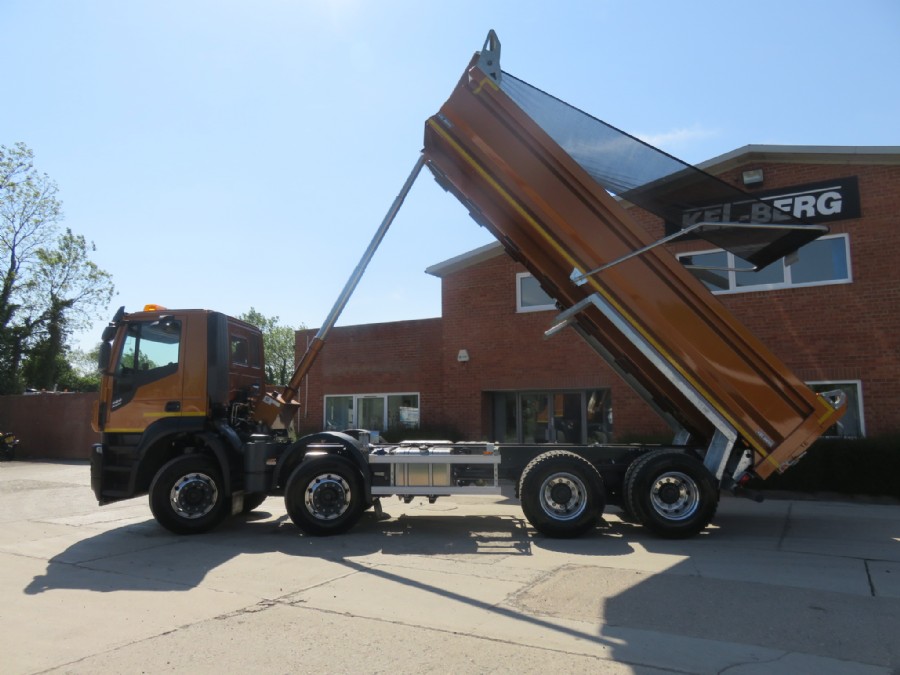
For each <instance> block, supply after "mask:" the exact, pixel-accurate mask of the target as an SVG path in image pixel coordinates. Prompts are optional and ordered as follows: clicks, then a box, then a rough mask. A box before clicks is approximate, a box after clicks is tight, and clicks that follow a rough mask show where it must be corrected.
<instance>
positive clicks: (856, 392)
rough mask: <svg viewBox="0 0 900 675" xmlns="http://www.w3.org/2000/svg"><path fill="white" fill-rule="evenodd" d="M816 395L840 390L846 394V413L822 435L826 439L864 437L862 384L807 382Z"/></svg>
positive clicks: (852, 382) (843, 381) (858, 382)
mask: <svg viewBox="0 0 900 675" xmlns="http://www.w3.org/2000/svg"><path fill="white" fill-rule="evenodd" d="M806 384H807V385H808V386H809V388H810V389H812V390H813V391H814V392H816V393H821V392H825V391H834V390H835V389H841V390H843V391H844V393H845V394H847V412H846V413H844V416H843V417H842V418H841V419H840V420H838V422H837V423H835V424H833V425H832V426H830V427H829V428H828V430H827V431H826V432H825V433H824V434H823V436H825V437H826V438H862V437H863V436H865V435H866V427H865V423H864V421H863V399H862V382H860V381H859V380H840V381H833V382H807V383H806Z"/></svg>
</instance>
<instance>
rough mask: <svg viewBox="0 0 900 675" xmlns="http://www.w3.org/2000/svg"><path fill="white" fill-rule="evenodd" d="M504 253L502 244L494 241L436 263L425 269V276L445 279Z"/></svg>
mask: <svg viewBox="0 0 900 675" xmlns="http://www.w3.org/2000/svg"><path fill="white" fill-rule="evenodd" d="M503 252H504V249H503V246H502V244H500V242H499V241H492V242H491V243H489V244H485V245H484V246H479V247H478V248H476V249H472V250H471V251H467V252H466V253H462V254H460V255H458V256H455V257H453V258H450V259H449V260H444V261H443V262H439V263H435V264H434V265H432V266H431V267H426V268H425V274H430V275H432V276H434V277H437V278H438V279H443V278H444V277H445V276H447V275H448V274H453V273H454V272H459V271H460V270H464V269H466V268H467V267H469V266H471V265H475V264H477V263H480V262H484V261H485V260H490V259H491V258H496V257H497V256H498V255H501V254H502V253H503Z"/></svg>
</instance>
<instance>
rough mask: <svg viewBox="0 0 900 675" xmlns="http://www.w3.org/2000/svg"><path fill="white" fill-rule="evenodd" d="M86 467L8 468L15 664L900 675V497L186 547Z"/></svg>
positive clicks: (9, 613) (65, 668) (249, 523)
mask: <svg viewBox="0 0 900 675" xmlns="http://www.w3.org/2000/svg"><path fill="white" fill-rule="evenodd" d="M88 474H89V470H88V467H87V465H86V464H84V463H21V462H11V463H2V464H0V522H2V528H0V564H2V569H3V574H2V576H0V598H2V601H3V612H2V614H0V616H2V617H3V619H2V621H3V626H2V629H0V648H2V654H3V664H4V665H3V672H4V673H37V672H66V673H113V672H116V673H138V672H148V673H157V672H176V671H184V670H193V671H199V672H213V671H215V672H217V673H221V672H238V671H246V670H249V669H253V670H255V671H260V672H311V671H323V670H328V671H332V672H340V673H438V672H439V673H456V672H460V673H461V672H473V673H495V672H496V673H505V672H517V673H531V672H546V671H548V670H550V671H554V672H575V673H578V672H601V673H606V672H609V673H721V672H726V671H727V672H728V673H737V674H740V675H744V674H757V673H766V674H769V673H807V672H810V673H812V672H815V673H900V640H898V637H900V508H898V506H897V505H878V504H860V503H840V502H821V501H793V500H770V501H767V502H765V503H763V504H755V503H752V502H749V501H743V500H738V499H734V498H729V497H726V498H723V501H722V503H721V506H720V509H719V515H718V516H717V518H716V520H715V523H714V527H711V528H710V529H708V530H707V531H706V532H705V533H704V534H702V535H700V536H698V537H696V538H693V539H690V540H686V541H676V542H669V541H663V540H660V539H656V538H654V537H652V536H650V535H648V534H647V533H645V532H644V531H642V530H641V529H640V528H639V527H636V526H631V525H628V524H626V523H623V522H622V521H620V520H619V519H618V518H617V517H616V515H615V513H611V514H609V515H607V517H606V519H605V522H604V523H603V524H601V526H599V527H598V528H597V529H596V530H595V531H593V532H592V533H590V534H589V535H587V536H585V537H583V538H581V539H577V540H570V541H556V540H550V539H546V538H544V537H542V536H540V535H537V534H536V533H535V532H534V531H533V530H532V529H531V528H530V527H528V525H527V523H526V522H525V521H524V519H523V517H522V513H521V510H520V509H519V507H518V504H517V503H516V502H514V501H510V500H503V499H491V498H482V497H467V498H463V497H454V498H444V499H441V500H438V501H437V502H436V503H435V504H433V505H429V504H428V503H427V502H425V501H422V500H416V501H414V502H413V503H412V504H409V505H404V504H402V503H400V502H399V501H396V500H385V511H386V513H387V514H388V516H389V517H388V518H385V519H383V520H378V519H377V518H376V517H375V515H374V514H372V513H366V514H365V515H364V517H363V520H362V521H361V522H360V523H359V525H358V526H357V527H356V528H355V529H354V530H352V531H351V532H350V533H349V534H346V535H342V536H339V537H331V538H324V539H316V538H309V537H305V536H303V535H302V534H301V533H300V532H299V531H298V530H297V529H296V528H295V527H294V526H293V525H292V524H291V523H290V521H289V520H288V519H287V517H286V515H285V511H284V506H283V503H282V502H281V500H280V499H277V498H270V499H269V500H268V501H267V502H266V503H265V504H263V506H262V507H261V508H260V511H259V512H257V513H254V514H251V515H250V516H249V517H241V518H235V519H232V520H230V521H228V522H226V523H225V524H224V525H223V526H222V527H220V528H219V529H217V530H216V531H214V532H212V533H210V534H208V535H203V536H197V537H176V536H174V535H171V534H169V533H168V532H166V531H165V530H163V529H161V528H160V527H158V526H157V525H156V523H155V522H154V521H153V520H152V518H151V516H150V512H149V509H148V507H147V503H146V499H137V500H132V501H129V502H124V503H121V504H114V505H110V506H106V507H102V508H101V507H98V506H97V505H96V502H95V501H94V499H93V495H92V494H91V491H90V488H89V475H88Z"/></svg>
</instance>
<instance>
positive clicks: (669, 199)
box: [499, 72, 828, 269]
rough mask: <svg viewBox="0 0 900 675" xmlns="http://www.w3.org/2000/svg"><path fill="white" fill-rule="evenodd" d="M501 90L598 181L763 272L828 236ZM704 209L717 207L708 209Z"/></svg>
mask: <svg viewBox="0 0 900 675" xmlns="http://www.w3.org/2000/svg"><path fill="white" fill-rule="evenodd" d="M499 84H500V88H501V89H502V91H503V92H504V93H506V94H507V95H508V96H509V97H510V98H511V99H512V100H513V101H514V102H515V103H516V104H517V105H518V106H519V107H520V108H521V109H522V110H523V111H524V112H525V113H526V114H527V115H528V116H529V117H531V119H533V120H534V121H535V122H536V123H537V124H538V126H540V127H541V128H542V129H543V130H544V131H545V132H546V133H547V134H548V135H549V136H550V137H551V138H552V139H553V140H554V141H555V142H556V143H557V144H558V145H559V146H560V147H562V149H563V150H565V151H566V153H568V154H569V155H570V156H571V157H572V159H574V160H575V161H576V162H577V163H578V164H579V165H580V166H581V167H582V168H583V169H584V170H585V171H587V173H589V174H590V175H591V176H592V177H593V179H594V180H595V181H597V183H598V184H600V185H601V186H602V187H603V188H604V189H605V190H606V191H608V192H609V193H611V194H613V195H615V196H616V197H618V198H619V199H622V200H625V201H627V202H631V203H632V204H635V205H637V206H639V207H641V208H643V209H645V210H647V211H649V212H651V213H654V214H656V215H657V216H659V217H660V218H662V219H663V220H664V221H665V222H666V223H667V226H668V228H669V229H670V230H679V229H684V228H687V227H690V226H692V225H697V223H701V222H706V221H711V220H713V219H717V220H719V221H725V222H728V223H734V224H739V226H731V225H717V224H715V223H709V224H704V225H701V226H699V227H696V228H695V229H693V230H692V231H691V235H696V236H698V237H700V238H702V239H705V240H706V241H709V242H710V243H712V244H714V245H716V246H718V247H721V248H723V249H725V250H727V251H730V252H732V253H734V254H735V255H737V256H738V257H739V258H742V259H743V260H746V261H747V262H748V263H749V264H750V265H751V266H753V267H756V268H758V269H762V268H763V267H765V266H766V265H769V264H770V263H772V262H774V261H776V260H778V259H779V258H782V257H784V256H786V255H789V254H791V253H793V252H794V251H796V250H797V249H798V248H800V247H801V246H803V244H806V243H807V242H809V241H812V240H813V239H815V238H817V237H820V236H821V235H823V234H825V233H827V232H828V228H827V227H826V226H824V225H810V224H807V223H804V222H802V221H800V220H798V219H796V218H794V217H793V216H792V215H791V214H789V213H786V212H783V211H779V210H777V209H774V208H772V207H771V206H769V205H768V204H764V203H762V202H761V201H760V200H758V199H755V198H754V197H753V196H752V195H751V194H748V193H747V192H744V191H743V190H741V189H739V188H737V187H736V186H734V185H730V184H728V183H726V182H725V181H723V180H720V179H719V178H716V177H715V176H712V175H710V174H708V173H706V172H704V171H702V170H700V169H698V168H696V167H694V166H691V165H690V164H686V163H685V162H682V161H681V160H680V159H676V158H675V157H672V156H671V155H669V154H666V153H665V152H663V151H661V150H659V149H657V148H654V147H653V146H652V145H649V144H647V143H645V142H644V141H641V140H640V139H638V138H635V137H634V136H631V135H629V134H627V133H625V132H623V131H620V130H619V129H616V128H615V127H613V126H611V125H609V124H607V123H606V122H603V121H601V120H598V119H597V118H595V117H592V116H591V115H588V114H587V113H585V112H583V111H581V110H579V109H578V108H575V107H573V106H571V105H569V104H568V103H566V102H564V101H561V100H559V99H557V98H555V97H553V96H551V95H550V94H547V93H546V92H543V91H541V90H540V89H537V88H536V87H533V86H531V85H530V84H528V83H526V82H523V81H522V80H520V79H518V78H516V77H514V76H512V75H510V74H509V73H506V72H503V73H502V75H501V77H500V82H499ZM702 207H709V208H708V210H704V209H703V208H702Z"/></svg>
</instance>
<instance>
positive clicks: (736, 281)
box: [678, 234, 853, 293]
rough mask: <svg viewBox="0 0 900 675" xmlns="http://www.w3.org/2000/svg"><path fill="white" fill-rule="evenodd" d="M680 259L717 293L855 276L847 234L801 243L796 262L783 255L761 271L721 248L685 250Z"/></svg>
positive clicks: (838, 281)
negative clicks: (852, 273) (851, 269)
mask: <svg viewBox="0 0 900 675" xmlns="http://www.w3.org/2000/svg"><path fill="white" fill-rule="evenodd" d="M678 260H679V261H680V262H681V264H682V265H685V266H686V267H688V268H689V269H690V271H691V272H692V273H693V275H694V276H696V277H697V278H698V279H700V281H702V282H703V284H704V285H705V286H706V287H707V288H708V289H709V290H711V291H712V292H713V293H741V292H745V291H771V290H775V289H779V288H797V287H802V286H822V285H828V284H847V283H850V282H851V281H852V280H853V279H852V276H851V273H850V240H849V237H848V236H847V235H846V234H836V235H831V236H827V237H820V238H819V239H816V240H815V241H812V242H810V243H808V244H806V245H805V246H801V247H800V249H799V250H798V251H797V256H796V257H795V258H794V259H793V262H792V264H788V262H790V259H786V258H781V259H780V260H776V261H775V262H774V263H772V264H771V265H769V266H768V267H765V268H763V269H761V270H759V271H758V272H741V271H739V270H740V269H741V268H747V267H749V266H750V265H749V263H747V262H746V261H744V260H742V259H741V258H738V257H736V256H735V255H734V254H733V253H728V252H726V251H722V250H719V249H715V250H711V251H698V252H694V253H682V254H679V255H678ZM786 261H787V262H786Z"/></svg>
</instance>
